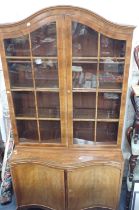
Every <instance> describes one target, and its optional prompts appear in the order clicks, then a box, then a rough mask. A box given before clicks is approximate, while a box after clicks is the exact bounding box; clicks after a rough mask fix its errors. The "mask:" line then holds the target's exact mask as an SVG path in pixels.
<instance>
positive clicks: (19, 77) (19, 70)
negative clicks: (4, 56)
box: [7, 60, 33, 88]
mask: <svg viewBox="0 0 139 210" xmlns="http://www.w3.org/2000/svg"><path fill="white" fill-rule="evenodd" d="M7 63H8V71H9V76H10V83H11V87H13V88H15V87H33V80H32V68H31V62H30V60H20V61H17V60H16V61H13V60H8V62H7Z"/></svg>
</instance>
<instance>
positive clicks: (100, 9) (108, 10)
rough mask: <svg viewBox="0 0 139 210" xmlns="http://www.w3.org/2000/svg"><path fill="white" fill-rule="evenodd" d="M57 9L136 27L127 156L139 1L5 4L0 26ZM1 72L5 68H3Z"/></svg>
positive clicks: (138, 41) (127, 117) (0, 11)
mask: <svg viewBox="0 0 139 210" xmlns="http://www.w3.org/2000/svg"><path fill="white" fill-rule="evenodd" d="M55 5H73V6H78V7H83V8H86V9H89V10H92V11H93V12H95V13H97V14H99V15H101V16H103V17H105V18H106V19H108V20H110V21H112V22H115V23H119V24H127V25H135V26H136V29H135V31H134V36H133V45H132V46H133V47H132V56H131V66H130V75H129V83H128V94H127V103H126V104H127V105H126V115H125V126H124V130H123V144H122V148H123V151H124V156H125V158H127V156H128V145H127V144H126V137H125V130H126V129H127V127H128V126H129V125H130V124H132V122H133V117H134V112H133V108H132V105H131V102H130V99H129V94H130V89H131V84H135V83H136V82H137V80H138V78H139V73H138V70H137V66H136V64H135V61H134V58H133V49H134V47H135V46H136V45H138V44H139V12H138V0H128V1H127V0H122V1H121V0H85V1H79V0H70V1H68V0H57V1H56V0H39V1H34V0H29V1H26V0H24V1H19V0H12V1H10V0H4V1H2V3H0V24H5V23H13V22H17V21H20V20H22V19H24V18H26V17H28V16H30V15H31V14H33V13H35V12H37V11H39V10H40V9H43V8H45V7H49V6H55ZM0 70H2V67H1V65H0ZM2 81H3V74H2V71H0V84H1V85H0V88H1V90H2V94H1V96H2V97H1V109H2V110H3V109H5V107H6V106H7V105H6V96H5V94H4V82H2ZM0 124H1V126H2V131H3V139H4V138H5V136H4V130H3V129H4V128H3V121H2V115H1V121H0Z"/></svg>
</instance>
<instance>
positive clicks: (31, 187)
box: [11, 163, 65, 210]
mask: <svg viewBox="0 0 139 210" xmlns="http://www.w3.org/2000/svg"><path fill="white" fill-rule="evenodd" d="M11 172H12V178H13V184H14V189H15V194H16V199H17V205H18V206H29V205H37V206H39V205H40V206H46V207H50V208H52V209H57V210H64V209H65V195H64V194H65V192H64V171H63V170H58V169H54V168H50V167H47V166H43V165H39V164H31V163H23V164H16V165H12V167H11Z"/></svg>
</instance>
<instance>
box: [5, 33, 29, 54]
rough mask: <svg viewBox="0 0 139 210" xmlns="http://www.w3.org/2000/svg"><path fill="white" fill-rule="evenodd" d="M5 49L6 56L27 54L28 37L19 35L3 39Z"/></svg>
mask: <svg viewBox="0 0 139 210" xmlns="http://www.w3.org/2000/svg"><path fill="white" fill-rule="evenodd" d="M4 45H5V51H6V55H7V56H29V55H30V48H29V37H28V35H26V36H21V37H18V38H12V39H5V40H4Z"/></svg>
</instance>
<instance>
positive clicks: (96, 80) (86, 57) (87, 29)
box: [67, 17, 126, 147]
mask: <svg viewBox="0 0 139 210" xmlns="http://www.w3.org/2000/svg"><path fill="white" fill-rule="evenodd" d="M67 25H68V29H67V30H68V33H69V34H70V35H71V36H69V37H68V44H67V45H68V47H69V49H71V51H70V52H69V51H68V52H69V54H68V55H69V63H68V67H67V75H68V131H69V142H70V145H72V146H74V147H76V146H78V147H79V146H87V147H93V145H114V144H115V145H116V144H117V142H118V138H119V136H118V128H119V119H120V108H121V93H122V81H123V72H124V62H125V57H124V56H125V47H126V45H125V44H126V43H125V41H121V40H117V39H112V38H109V37H106V36H104V35H103V34H101V33H98V32H97V31H96V30H94V29H93V28H92V26H91V24H89V23H88V25H87V21H86V22H85V21H84V20H81V19H80V22H79V20H77V21H75V20H74V19H72V18H71V19H70V18H68V17H67ZM67 36H68V35H67ZM67 57H68V56H67Z"/></svg>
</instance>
